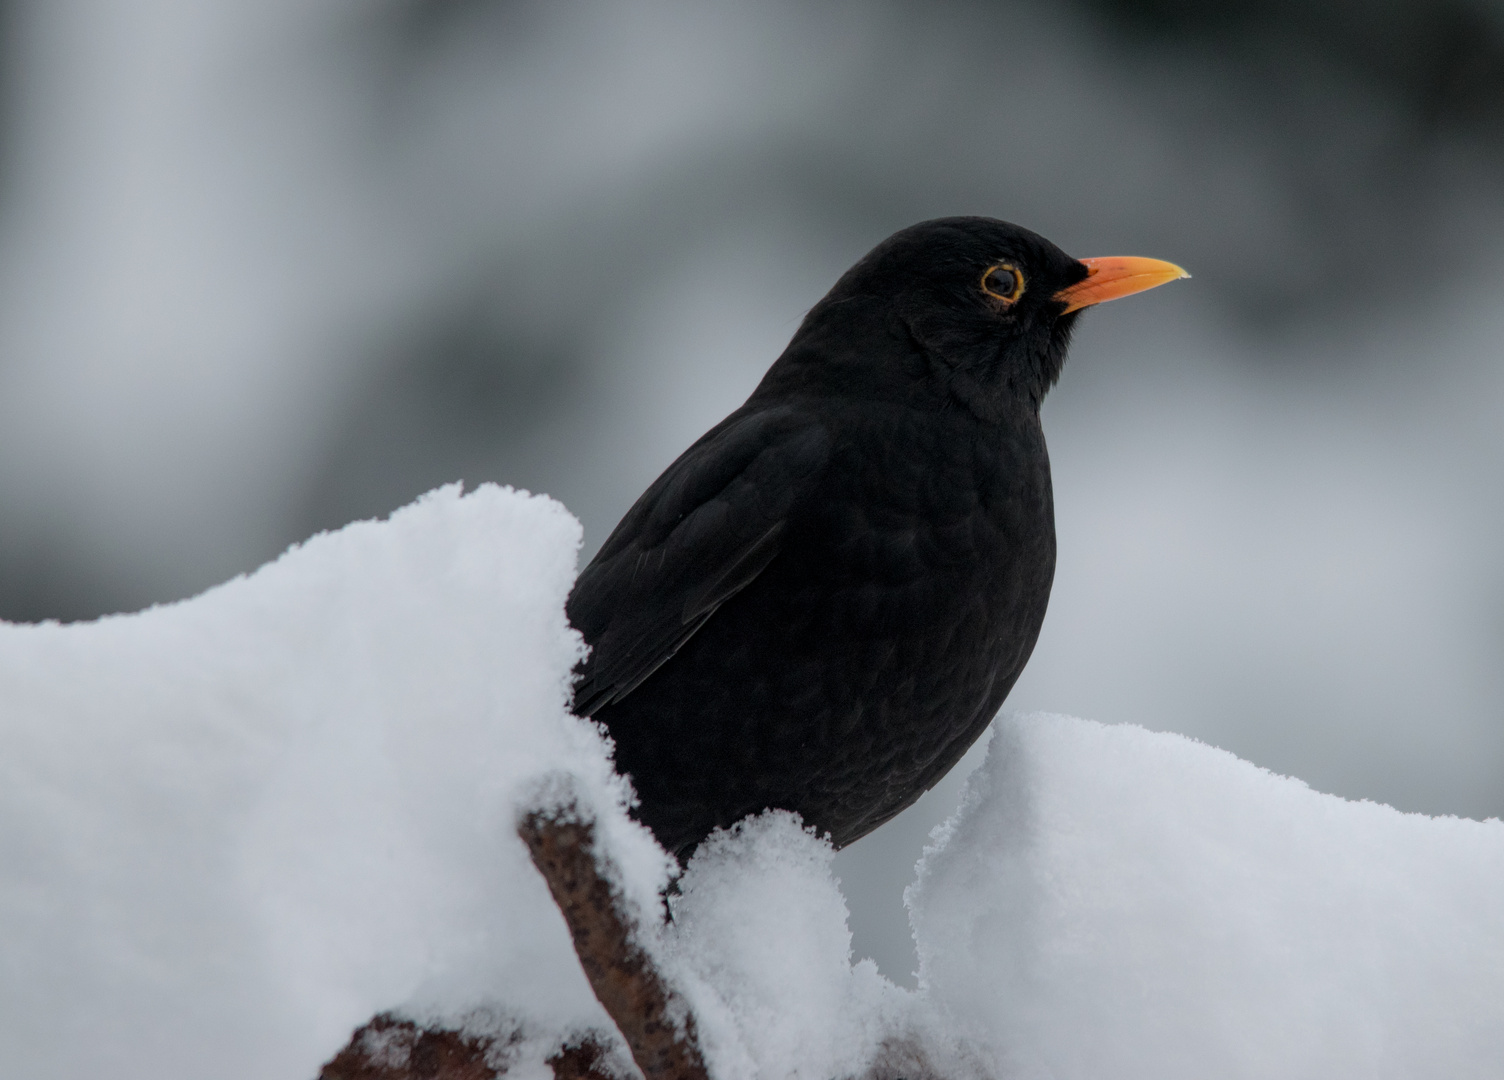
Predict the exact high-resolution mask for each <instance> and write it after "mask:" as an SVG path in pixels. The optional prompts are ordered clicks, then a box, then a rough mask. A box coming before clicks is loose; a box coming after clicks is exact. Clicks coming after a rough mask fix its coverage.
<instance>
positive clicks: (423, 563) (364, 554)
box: [0, 487, 666, 1080]
mask: <svg viewBox="0 0 1504 1080" xmlns="http://www.w3.org/2000/svg"><path fill="white" fill-rule="evenodd" d="M578 544H579V526H578V524H577V523H576V522H575V521H574V519H573V518H572V517H570V516H569V514H568V513H567V512H566V511H565V510H564V508H563V507H562V506H560V505H559V504H558V503H555V502H553V501H551V500H548V499H544V498H536V497H528V496H525V495H521V494H518V493H515V492H511V491H505V490H502V489H499V488H494V487H487V488H482V489H480V490H478V491H476V492H474V493H473V494H471V495H468V496H465V497H463V498H461V497H460V493H459V490H458V488H457V487H451V488H446V489H443V490H441V491H438V492H435V493H433V494H432V495H430V496H429V497H427V498H425V499H424V500H422V501H420V502H419V503H417V504H416V505H413V506H411V507H408V508H407V509H405V510H402V511H400V512H398V513H397V514H395V515H393V517H392V518H391V520H390V521H388V522H385V523H373V522H366V523H360V524H356V525H352V526H349V527H347V528H345V529H343V530H341V531H340V532H338V533H335V534H333V535H324V536H319V537H316V538H314V539H313V540H311V541H309V542H308V543H307V544H305V545H303V546H302V547H300V548H297V549H295V550H293V551H291V552H289V553H288V554H287V555H285V556H284V557H283V558H282V559H280V560H279V561H277V562H276V563H274V564H272V565H269V566H267V567H265V568H263V569H262V570H260V571H258V572H257V573H255V574H253V575H251V576H250V577H247V578H242V579H237V580H235V581H232V582H230V583H228V584H226V585H223V586H221V587H219V588H216V589H213V590H211V591H209V592H207V593H205V594H204V595H202V596H200V597H198V598H196V599H194V600H191V601H186V602H183V603H180V604H174V605H171V606H167V607H159V608H153V609H151V610H148V611H145V612H142V613H140V614H136V615H130V616H124V617H114V618H108V619H104V620H101V621H99V622H96V623H88V624H76V625H68V626H59V625H55V624H53V625H40V626H13V625H3V626H0V703H3V711H0V1045H3V1046H4V1047H5V1048H6V1049H5V1063H4V1065H3V1066H0V1075H5V1076H16V1077H22V1076H24V1077H28V1078H38V1080H41V1078H45V1077H67V1078H77V1077H83V1076H91V1075H98V1076H109V1077H119V1078H128V1077H138V1076H139V1077H148V1076H149V1077H154V1078H167V1077H185V1078H186V1077H201V1076H204V1075H210V1074H212V1075H214V1076H217V1077H226V1078H231V1077H289V1078H296V1077H305V1076H311V1075H313V1074H314V1073H316V1072H317V1070H318V1066H319V1065H320V1064H321V1063H322V1062H323V1061H325V1060H327V1059H328V1058H329V1057H331V1056H332V1055H333V1053H334V1051H336V1050H337V1049H339V1047H340V1046H342V1045H343V1043H344V1042H345V1041H346V1040H347V1039H348V1038H349V1036H350V1033H351V1031H352V1030H353V1029H354V1028H355V1027H356V1026H357V1025H359V1024H362V1023H364V1022H365V1021H366V1020H368V1019H370V1018H371V1016H372V1015H373V1014H375V1013H376V1012H379V1011H381V1010H384V1009H388V1008H391V1007H393V1006H395V1005H399V1004H402V1003H403V1002H407V1001H409V1000H412V1001H422V1002H429V1003H431V1004H432V1003H437V1004H438V1005H450V1004H455V1003H463V1004H464V1005H465V1006H475V1005H484V1004H488V1003H492V1002H495V1001H497V1000H499V999H504V998H505V996H506V995H507V994H511V995H512V997H513V998H515V997H516V996H517V989H518V988H519V987H526V1004H527V1010H526V1013H525V1018H529V1019H531V1020H533V1021H534V1022H535V1023H540V1024H547V1025H551V1026H553V1027H556V1028H568V1027H571V1026H586V1025H593V1026H601V1025H604V1024H605V1023H606V1020H605V1015H604V1012H603V1011H602V1010H600V1008H599V1006H598V1005H596V1003H595V1001H594V999H593V997H592V996H591V995H590V991H589V987H588V985H587V984H586V983H585V980H584V977H583V975H582V974H581V973H580V971H579V967H578V964H577V963H576V962H575V960H574V955H573V951H572V949H571V947H570V944H569V939H568V935H567V932H566V930H565V928H564V925H563V922H562V919H561V918H560V917H559V915H558V913H557V911H555V910H554V908H553V906H552V902H551V900H550V899H549V896H548V893H547V890H546V889H545V887H544V885H543V883H542V881H541V879H539V878H538V876H537V874H536V873H535V872H534V871H533V869H532V866H531V864H530V862H529V861H528V857H527V854H526V851H525V849H524V848H523V846H522V844H521V842H520V841H519V840H518V839H517V837H516V836H515V833H514V831H513V820H514V810H513V802H514V800H515V798H516V796H517V795H518V793H519V792H521V791H522V789H523V786H524V785H526V784H529V783H532V782H534V781H535V780H536V779H537V777H538V776H539V774H540V773H544V772H547V771H550V770H558V769H564V770H567V771H569V772H571V773H573V774H575V775H576V776H577V777H579V778H580V779H581V782H582V785H583V787H584V790H585V791H586V792H587V793H590V794H592V796H593V798H594V799H596V800H597V801H598V802H599V804H600V806H602V807H604V808H606V809H605V810H602V811H601V817H602V820H603V823H604V827H605V828H606V831H607V840H608V842H609V843H610V845H611V848H612V851H613V853H614V854H615V855H616V858H617V859H618V861H619V862H621V863H622V864H623V868H624V874H625V877H626V880H627V882H628V883H629V884H630V883H641V887H642V890H643V892H644V894H645V895H646V896H647V897H648V898H649V900H648V902H652V901H651V897H652V896H653V895H654V894H656V891H657V889H658V887H659V886H660V885H661V884H662V883H663V881H664V876H663V875H664V873H665V866H666V864H665V861H664V857H663V856H662V854H661V853H660V852H658V851H657V849H656V847H655V846H653V845H652V844H651V841H650V840H648V839H647V838H646V837H645V835H643V834H640V833H635V832H634V830H633V828H632V827H630V826H628V825H627V824H626V822H625V819H624V817H623V816H622V815H621V813H619V812H618V813H616V814H614V815H613V814H611V813H609V812H607V811H609V808H610V806H611V805H612V804H613V802H614V800H616V799H617V798H618V797H619V796H620V791H619V790H618V789H617V786H616V785H615V783H614V781H613V780H612V779H611V774H610V769H609V763H608V758H607V755H606V749H605V747H604V745H603V743H602V741H601V740H600V739H599V737H598V736H597V735H596V734H595V732H594V730H593V729H592V728H589V727H587V726H586V725H584V724H583V723H581V722H579V721H574V720H572V719H570V718H568V716H567V712H566V701H567V696H566V695H567V680H568V676H569V671H570V669H571V667H572V665H573V664H574V662H575V659H576V658H577V657H578V655H579V651H580V648H581V645H580V643H579V641H578V638H577V636H576V635H575V634H574V633H573V632H572V631H571V630H570V629H569V628H568V626H567V624H566V622H565V619H564V614H563V598H564V596H565V594H566V593H567V591H568V588H569V585H570V583H571V581H572V579H573V575H574V564H575V551H576V548H577V546H578ZM456 1007H458V1006H456ZM209 1062H212V1063H213V1065H212V1068H208V1067H206V1063H209Z"/></svg>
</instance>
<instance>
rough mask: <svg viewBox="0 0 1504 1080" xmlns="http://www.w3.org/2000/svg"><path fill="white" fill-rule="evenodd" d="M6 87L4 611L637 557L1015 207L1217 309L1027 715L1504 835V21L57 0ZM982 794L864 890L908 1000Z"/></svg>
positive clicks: (1077, 494) (1069, 478)
mask: <svg viewBox="0 0 1504 1080" xmlns="http://www.w3.org/2000/svg"><path fill="white" fill-rule="evenodd" d="M0 58H3V65H0V72H3V79H0V617H3V618H5V619H9V620H40V619H47V618H55V619H64V620H71V619H84V618H91V617H94V616H97V615H100V614H102V613H107V612H114V611H122V610H131V609H135V608H140V607H142V606H145V605H148V604H152V603H155V602H160V601H168V600H173V599H177V598H180V597H184V596H187V595H190V594H192V593H194V592H197V591H199V590H201V589H204V588H205V587H207V586H210V585H212V584H214V583H216V582H218V581H221V580H223V579H225V578H228V577H230V576H233V575H234V574H236V573H239V572H242V571H245V570H249V569H251V568H253V567H255V566H256V565H257V564H259V563H261V562H263V561H265V560H267V559H269V558H272V557H273V556H275V555H276V554H277V553H278V552H279V551H281V550H282V549H284V548H285V547H286V546H287V545H288V544H290V543H293V542H295V541H298V540H300V539H302V538H304V537H306V536H308V535H309V534H310V533H312V532H314V531H316V530H319V529H323V528H330V527H335V526H338V525H341V524H343V523H345V522H347V521H349V520H351V519H354V518H359V517H368V516H375V515H381V514H385V513H386V512H388V511H390V510H392V509H393V508H395V507H397V506H399V505H401V504H403V503H405V502H407V501H409V500H410V499H412V498H413V497H414V496H416V495H418V494H419V493H421V492H423V491H424V490H426V489H428V488H431V487H433V486H435V485H437V484H440V483H443V482H446V481H450V480H455V479H464V480H465V481H466V482H468V483H470V484H475V483H478V482H481V481H486V480H495V481H499V482H502V483H508V484H512V485H515V486H518V487H526V488H529V489H532V490H540V491H547V492H550V493H551V494H553V495H555V496H557V497H559V498H560V499H562V500H563V501H564V502H565V503H566V504H567V505H568V506H569V507H570V508H571V509H572V510H573V511H574V512H575V514H577V515H578V516H579V517H580V518H581V519H582V520H583V522H584V524H585V529H586V547H587V550H586V553H585V554H586V557H588V555H589V554H590V552H591V551H593V550H594V548H595V546H596V545H598V544H599V543H600V542H601V540H603V539H604V537H605V535H606V534H607V533H608V532H609V531H610V529H611V527H612V526H613V525H614V524H615V522H616V520H617V518H618V517H619V516H620V514H621V513H622V512H623V511H625V510H626V508H627V507H628V506H629V505H630V504H631V502H632V501H633V499H634V498H635V497H636V495H637V494H638V493H639V491H640V490H641V489H642V488H643V487H644V486H645V485H646V484H647V483H648V482H649V481H651V480H652V478H653V477H654V476H655V475H656V474H657V473H658V472H659V470H661V469H662V468H663V467H664V466H665V465H667V464H668V463H669V462H670V461H671V460H672V459H673V458H674V457H675V456H676V455H677V454H678V453H679V452H680V451H681V450H682V449H683V448H684V447H685V446H686V445H688V443H690V442H691V441H692V440H693V439H694V438H695V437H696V436H698V435H699V434H700V432H701V431H703V430H704V429H705V428H706V427H708V426H709V425H710V424H712V423H714V422H715V421H716V420H717V419H719V418H720V417H721V416H722V415H723V414H724V413H725V412H727V411H729V410H730V409H731V408H733V407H735V406H736V405H737V404H738V403H739V402H740V401H741V399H742V398H743V397H744V396H745V395H746V394H747V393H748V391H749V390H750V389H751V388H752V386H753V385H754V384H755V382H756V381H757V379H758V378H759V376H760V374H761V372H762V371H763V370H764V369H765V367H766V366H767V365H768V364H769V363H770V362H771V360H772V359H773V358H774V357H775V356H776V355H777V353H778V351H779V350H780V349H781V347H782V345H783V344H784V342H785V341H786V340H787V338H788V336H789V334H790V333H791V332H792V331H793V329H794V327H795V326H796V325H797V323H798V321H799V319H800V317H801V315H802V314H803V312H804V311H805V310H806V309H807V308H808V307H809V306H810V305H811V304H812V303H813V302H814V301H815V300H816V299H818V297H819V296H820V295H821V293H822V292H823V291H824V290H825V289H826V288H827V287H828V286H829V285H830V283H831V282H832V281H833V280H834V279H835V277H836V276H837V275H838V274H839V273H840V272H841V271H842V270H843V269H844V268H845V267H846V266H847V265H848V264H849V263H851V262H852V261H853V260H854V259H855V258H857V257H858V256H860V255H861V254H862V253H863V252H864V251H866V250H867V249H868V248H869V247H870V246H871V245H872V244H874V243H875V242H877V241H878V240H880V239H881V238H882V237H883V236H885V235H887V234H888V233H889V232H891V231H893V230H894V229H896V228H899V227H901V226H903V225H906V224H909V223H911V222H913V221H916V220H919V219H922V218H926V217H933V216H939V215H945V214H958V213H967V214H988V215H993V216H998V217H1004V218H1008V219H1010V220H1013V221H1017V222H1019V223H1021V224H1025V225H1027V226H1029V227H1031V228H1033V229H1036V230H1038V231H1039V232H1042V233H1044V234H1045V235H1046V236H1048V237H1050V238H1051V239H1053V240H1055V241H1056V242H1057V243H1059V244H1060V245H1061V246H1062V247H1064V248H1065V249H1066V250H1068V251H1070V252H1072V253H1074V254H1077V255H1109V254H1139V255H1150V256H1157V257H1161V258H1168V259H1171V260H1174V261H1176V262H1178V263H1181V264H1182V265H1184V266H1186V267H1188V268H1189V269H1191V270H1192V271H1193V273H1194V274H1195V278H1194V280H1192V281H1190V282H1186V283H1182V284H1177V285H1175V286H1174V287H1172V288H1167V289H1163V290H1160V291H1158V292H1156V293H1154V294H1152V295H1150V296H1146V297H1141V298H1136V299H1134V300H1132V301H1129V302H1127V303H1123V304H1114V305H1111V306H1110V307H1106V308H1102V309H1099V310H1097V311H1094V312H1092V313H1091V314H1090V315H1088V316H1087V317H1086V318H1085V319H1084V320H1083V324H1082V327H1081V331H1080V333H1079V335H1078V338H1077V343H1076V345H1075V347H1074V349H1073V352H1072V356H1071V360H1070V363H1069V364H1068V365H1067V367H1066V370H1065V375H1064V378H1063V379H1062V382H1061V384H1060V386H1059V387H1058V388H1057V389H1056V391H1055V392H1054V394H1053V395H1052V396H1051V397H1050V399H1049V401H1048V402H1047V405H1046V427H1047V431H1048V434H1049V436H1050V439H1051V449H1052V455H1053V460H1054V465H1055V485H1056V505H1057V525H1058V530H1059V535H1060V561H1059V569H1058V572H1057V577H1056V584H1055V596H1054V600H1053V602H1052V607H1051V611H1050V614H1049V618H1048V619H1047V621H1046V624H1045V629H1044V633H1043V636H1042V637H1041V639H1040V643H1039V647H1038V650H1037V651H1036V653H1035V656H1034V659H1033V661H1032V663H1031V665H1030V667H1029V669H1028V671H1027V672H1026V674H1025V676H1024V678H1023V680H1022V681H1021V682H1020V683H1019V685H1018V687H1017V689H1016V690H1015V691H1014V694H1013V696H1012V698H1011V699H1010V702H1009V705H1008V706H1007V707H1008V708H1015V709H1047V710H1051V711H1059V712H1069V713H1074V714H1077V715H1080V716H1086V717H1091V718H1094V719H1097V720H1102V721H1106V722H1131V723H1137V724H1143V725H1145V726H1147V727H1151V728H1156V729H1165V730H1174V731H1180V732H1185V733H1187V734H1191V735H1194V736H1196V737H1198V738H1201V739H1204V740H1206V741H1208V742H1211V743H1214V744H1216V745H1218V746H1222V747H1225V748H1227V749H1228V750H1231V751H1233V752H1235V753H1237V754H1239V755H1241V756H1243V757H1246V758H1248V759H1250V760H1252V761H1254V762H1256V763H1258V764H1260V765H1264V766H1267V767H1268V768H1270V769H1273V770H1276V771H1279V772H1284V773H1290V774H1293V775H1295V776H1298V777H1301V778H1302V779H1305V780H1306V781H1308V782H1310V783H1311V784H1312V785H1313V786H1315V787H1317V788H1319V789H1321V790H1324V791H1331V792H1336V793H1338V794H1341V795H1345V796H1349V797H1352V798H1369V799H1376V800H1381V801H1384V802H1388V803H1392V804H1393V805H1395V806H1398V807H1400V808H1401V809H1405V810H1414V811H1422V812H1426V813H1432V814H1439V813H1455V814H1463V815H1469V816H1475V817H1483V816H1491V815H1499V814H1501V813H1504V480H1501V476H1504V309H1501V306H1500V304H1499V301H1498V299H1497V296H1498V293H1499V290H1500V280H1501V274H1500V266H1501V263H1504V6H1501V5H1499V4H1496V3H1494V2H1489V0H1073V2H1056V3H1045V2H1043V0H1011V2H1010V0H993V2H985V0H924V2H919V0H909V2H901V0H849V2H832V3H827V4H810V3H804V2H793V0H788V2H780V0H756V2H753V0H745V2H713V3H706V2H703V0H638V2H632V3H619V2H605V0H318V2H310V0H29V2H23V0H6V2H5V3H4V4H3V5H0ZM953 775H956V776H958V775H959V771H958V774H953ZM958 783H959V780H958V779H951V780H947V782H946V783H945V784H944V785H942V789H937V791H936V792H934V793H932V794H931V795H930V796H927V797H926V799H925V800H923V801H922V802H921V804H920V805H919V806H918V807H916V808H915V809H914V810H913V811H911V812H910V813H909V814H907V815H905V816H904V817H902V818H900V819H898V820H897V821H895V822H894V823H892V824H891V825H889V826H887V827H885V828H884V829H883V830H880V831H879V832H878V833H876V834H874V835H873V836H872V837H870V838H868V839H866V840H863V841H861V842H860V843H858V844H857V845H855V846H854V847H853V848H851V849H849V850H848V851H847V852H844V853H843V854H842V855H841V856H840V858H839V860H838V870H839V872H840V874H841V876H842V878H843V880H844V883H845V887H846V889H847V893H848V897H849V899H850V901H851V905H852V923H853V928H854V931H855V935H856V949H857V951H858V953H860V954H862V955H870V956H873V957H875V958H876V959H877V961H878V963H879V965H880V966H881V968H882V969H883V970H884V972H885V973H887V974H888V975H890V976H891V977H893V978H894V979H896V980H899V981H907V980H908V979H909V978H910V976H909V971H910V968H911V967H912V963H913V955H912V950H911V947H910V945H909V943H908V937H907V931H906V924H905V916H904V912H903V908H902V906H901V901H900V894H901V891H902V888H903V885H904V884H905V883H906V882H907V881H908V880H909V878H910V876H911V874H912V867H913V861H914V859H915V858H916V857H917V856H918V854H919V851H920V848H921V846H922V845H923V843H924V839H925V836H926V834H927V832H928V830H929V829H930V827H932V826H933V825H934V824H935V823H936V822H937V821H939V820H941V819H942V818H943V817H944V816H945V815H946V814H947V813H948V812H949V811H950V810H951V809H952V808H953V807H954V805H955V797H956V789H957V785H958Z"/></svg>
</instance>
